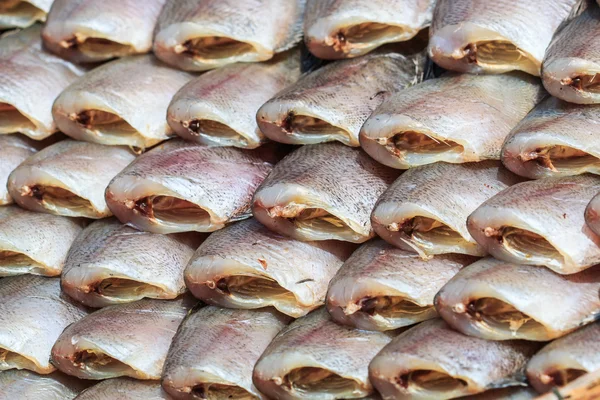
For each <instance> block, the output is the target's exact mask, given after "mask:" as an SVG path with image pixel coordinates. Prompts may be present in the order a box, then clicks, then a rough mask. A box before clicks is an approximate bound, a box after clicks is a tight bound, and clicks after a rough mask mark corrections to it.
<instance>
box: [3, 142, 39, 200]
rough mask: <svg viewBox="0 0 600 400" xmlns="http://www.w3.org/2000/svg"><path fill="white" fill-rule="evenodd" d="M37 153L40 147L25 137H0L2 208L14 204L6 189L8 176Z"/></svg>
mask: <svg viewBox="0 0 600 400" xmlns="http://www.w3.org/2000/svg"><path fill="white" fill-rule="evenodd" d="M36 151H38V145H36V144H35V142H33V141H32V140H30V139H28V138H26V137H24V136H20V135H0V206H4V205H6V204H11V203H12V202H13V199H12V197H10V194H9V193H8V188H7V187H6V184H7V182H8V176H9V175H10V173H11V172H13V170H14V169H15V168H17V167H18V166H19V164H21V163H22V162H23V161H25V159H27V158H28V157H29V156H31V155H32V154H33V153H35V152H36Z"/></svg>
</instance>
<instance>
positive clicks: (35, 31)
mask: <svg viewBox="0 0 600 400" xmlns="http://www.w3.org/2000/svg"><path fill="white" fill-rule="evenodd" d="M40 31H41V26H40V25H34V26H32V27H30V28H27V29H24V30H22V31H19V32H16V33H11V34H8V35H5V36H2V37H1V38H0V93H1V95H0V103H2V104H7V105H10V106H12V107H14V108H15V109H16V110H17V111H13V112H14V113H17V112H18V113H19V114H18V118H15V117H13V118H10V116H9V115H6V114H5V115H2V118H1V122H0V134H6V133H17V132H20V133H22V134H24V135H26V136H29V137H30V138H32V139H35V140H42V139H45V138H47V137H48V136H50V135H52V134H53V133H55V132H56V131H57V130H58V128H57V127H56V124H55V122H54V120H53V119H52V112H51V111H52V103H53V102H54V99H56V97H57V96H58V95H59V94H60V92H62V91H63V90H64V89H65V88H66V87H67V86H68V85H69V84H71V83H72V82H74V81H75V80H76V79H77V78H78V77H80V76H81V75H83V73H84V70H83V69H81V68H80V67H78V66H76V65H74V64H71V63H70V62H68V61H65V60H63V59H61V58H59V57H57V56H55V55H53V54H51V53H48V52H46V51H44V50H43V49H42V42H41V40H40ZM25 94H27V95H25Z"/></svg>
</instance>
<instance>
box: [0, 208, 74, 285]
mask: <svg viewBox="0 0 600 400" xmlns="http://www.w3.org/2000/svg"><path fill="white" fill-rule="evenodd" d="M82 228H83V223H82V222H81V221H78V220H75V219H70V218H66V217H61V216H58V215H52V214H41V213H36V212H32V211H28V210H24V209H22V208H19V207H17V206H14V205H9V206H6V207H0V277H4V276H13V275H23V274H32V275H44V276H57V275H60V273H61V271H62V269H63V266H64V264H65V260H66V258H67V253H68V251H69V248H70V247H71V245H72V244H73V241H74V240H75V238H76V237H77V235H79V233H80V232H81V229H82Z"/></svg>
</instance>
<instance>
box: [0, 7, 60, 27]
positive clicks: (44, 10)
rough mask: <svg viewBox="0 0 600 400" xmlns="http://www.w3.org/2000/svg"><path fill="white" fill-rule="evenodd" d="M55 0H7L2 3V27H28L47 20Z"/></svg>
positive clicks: (0, 19) (0, 16)
mask: <svg viewBox="0 0 600 400" xmlns="http://www.w3.org/2000/svg"><path fill="white" fill-rule="evenodd" d="M53 2H54V0H5V1H3V2H2V3H3V4H2V5H0V29H1V30H5V29H12V28H27V27H29V26H31V25H33V24H35V23H36V22H37V21H45V20H46V15H47V14H48V11H50V6H52V3H53Z"/></svg>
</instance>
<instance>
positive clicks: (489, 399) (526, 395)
mask: <svg viewBox="0 0 600 400" xmlns="http://www.w3.org/2000/svg"><path fill="white" fill-rule="evenodd" d="M536 397H538V393H537V392H536V391H535V390H533V389H532V388H531V387H529V386H509V387H507V388H502V389H490V390H486V391H485V392H483V393H480V394H474V395H472V396H465V397H459V399H461V400H533V399H535V398H536Z"/></svg>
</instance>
